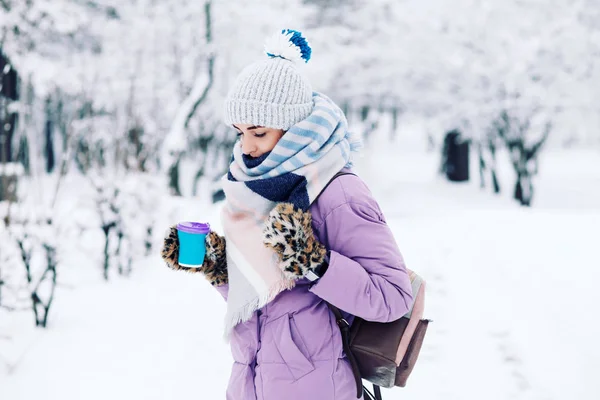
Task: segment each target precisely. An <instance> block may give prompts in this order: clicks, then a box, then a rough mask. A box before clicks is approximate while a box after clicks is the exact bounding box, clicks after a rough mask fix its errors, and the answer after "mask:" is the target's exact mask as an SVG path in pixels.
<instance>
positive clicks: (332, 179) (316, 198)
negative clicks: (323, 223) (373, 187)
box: [313, 171, 356, 203]
mask: <svg viewBox="0 0 600 400" xmlns="http://www.w3.org/2000/svg"><path fill="white" fill-rule="evenodd" d="M344 175H354V176H356V174H355V173H352V172H343V171H340V172H338V173H337V174H335V175H334V176H333V178H331V179H330V180H329V182H327V184H326V185H325V186H324V187H323V189H322V190H321V193H319V194H318V195H317V197H315V199H314V200H313V203H314V202H316V201H317V200H318V198H319V197H321V195H322V194H323V192H324V191H325V189H327V187H328V186H329V185H331V182H333V181H335V180H336V179H337V178H339V177H340V176H344Z"/></svg>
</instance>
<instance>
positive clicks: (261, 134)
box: [237, 132, 267, 138]
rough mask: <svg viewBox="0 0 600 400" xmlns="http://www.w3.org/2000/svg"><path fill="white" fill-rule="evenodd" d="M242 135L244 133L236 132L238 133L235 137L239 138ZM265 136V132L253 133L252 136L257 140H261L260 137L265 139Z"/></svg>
mask: <svg viewBox="0 0 600 400" xmlns="http://www.w3.org/2000/svg"><path fill="white" fill-rule="evenodd" d="M243 135H244V133H243V132H238V133H237V136H238V137H241V136H243ZM266 135H267V133H266V132H265V133H255V134H254V137H257V138H262V137H265V136H266Z"/></svg>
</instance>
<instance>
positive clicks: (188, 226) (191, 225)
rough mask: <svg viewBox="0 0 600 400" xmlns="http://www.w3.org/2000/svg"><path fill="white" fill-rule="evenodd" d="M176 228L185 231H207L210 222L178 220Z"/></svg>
mask: <svg viewBox="0 0 600 400" xmlns="http://www.w3.org/2000/svg"><path fill="white" fill-rule="evenodd" d="M177 230H178V231H182V232H187V233H199V234H202V233H209V232H210V224H208V223H202V222H191V221H188V222H180V223H178V224H177Z"/></svg>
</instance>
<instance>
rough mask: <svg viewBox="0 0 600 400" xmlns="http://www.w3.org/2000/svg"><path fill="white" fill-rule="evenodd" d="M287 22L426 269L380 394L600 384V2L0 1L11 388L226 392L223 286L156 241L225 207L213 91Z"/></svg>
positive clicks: (484, 392)
mask: <svg viewBox="0 0 600 400" xmlns="http://www.w3.org/2000/svg"><path fill="white" fill-rule="evenodd" d="M283 27H289V28H294V29H298V30H301V31H303V32H304V34H305V35H306V36H307V38H308V39H309V41H310V44H311V46H312V48H313V58H312V60H311V61H310V62H309V63H308V64H307V65H306V66H305V67H303V68H305V71H306V73H307V74H308V75H309V76H310V78H311V81H312V82H313V86H314V89H315V90H319V91H322V92H324V93H326V94H328V95H329V96H330V97H332V98H333V99H335V100H336V101H337V102H338V103H339V104H340V105H341V106H342V107H343V108H344V110H345V111H346V113H347V115H348V118H349V121H350V126H351V128H352V129H353V130H355V131H356V132H358V133H360V134H361V135H362V136H363V139H364V142H365V148H364V151H363V155H362V157H361V158H360V159H358V160H357V163H356V164H357V165H356V171H357V172H358V174H359V175H361V176H362V177H363V179H364V180H365V181H366V182H367V184H368V185H369V186H370V188H371V190H372V191H373V193H374V194H375V196H376V198H377V199H378V200H379V202H380V204H381V207H382V209H383V211H384V213H385V215H386V217H387V219H388V223H389V225H390V226H391V228H392V229H393V231H394V233H395V236H396V239H397V241H398V244H399V246H400V249H401V250H402V252H403V254H404V256H405V259H406V262H407V265H408V266H409V267H410V268H412V269H414V270H416V271H417V272H419V273H420V274H421V275H423V276H424V277H425V279H426V280H427V281H428V293H427V295H428V297H427V307H426V314H427V316H428V317H429V318H431V319H433V320H434V322H433V324H432V325H430V331H429V333H428V336H427V338H426V342H425V344H424V348H423V352H422V356H421V358H420V360H419V363H418V364H417V367H416V369H415V371H414V373H413V376H411V378H410V380H409V384H408V387H407V388H405V389H400V388H397V389H394V390H385V391H384V398H385V399H392V400H393V399H424V400H434V399H441V398H444V399H448V400H453V399H456V400H471V399H473V400H475V399H481V398H484V399H492V400H495V399H498V400H508V399H518V400H521V399H528V400H529V399H532V400H533V399H535V400H570V399H578V400H587V399H590V400H591V399H598V398H600V380H599V379H598V376H599V375H600V345H599V344H598V338H599V337H600V323H599V322H598V321H596V319H597V317H594V316H595V315H597V314H598V312H599V310H598V308H599V307H598V305H599V304H600V292H598V290H597V282H598V281H599V280H600V268H599V267H600V262H599V261H598V255H597V248H598V247H597V246H598V242H599V238H600V234H599V233H598V227H599V226H600V1H598V0H505V1H492V0H490V1H483V0H455V1H452V2H450V1H444V0H425V1H423V0H420V1H417V0H393V1H387V0H368V1H367V0H347V1H341V0H288V1H285V2H279V1H274V0H263V1H250V0H227V1H225V0H212V1H210V0H194V1H192V0H178V1H176V2H175V1H169V2H167V1H155V0H127V1H123V0H119V1H117V0H89V1H79V0H0V74H1V78H2V80H1V94H0V123H1V124H0V128H1V129H0V400H25V399H26V400H30V399H31V400H33V399H37V398H44V399H50V400H59V399H60V400H79V399H89V400H95V399H106V398H112V399H140V400H147V399H148V400H149V399H156V400H159V399H182V400H183V399H205V398H206V399H213V398H224V397H225V396H224V392H225V387H226V384H227V380H228V377H229V367H230V364H231V362H232V360H231V356H230V354H229V349H228V346H227V344H226V343H224V342H223V340H222V339H221V333H222V332H221V326H222V324H221V321H222V316H223V312H224V307H225V305H224V303H223V301H222V298H221V297H220V296H219V295H218V294H217V293H216V292H215V291H214V290H213V289H212V288H211V287H210V285H209V284H208V283H207V282H205V281H204V280H203V279H202V277H199V276H191V275H188V274H184V273H180V272H175V271H171V270H168V269H167V268H166V267H165V266H164V265H163V263H162V261H161V259H160V257H159V252H160V245H161V242H162V236H163V233H164V231H165V229H166V228H167V227H168V226H169V225H170V224H173V223H175V222H177V221H180V220H206V221H208V222H210V223H211V226H213V227H214V228H215V229H216V230H219V228H220V227H219V220H218V218H217V215H218V211H219V207H220V205H221V203H220V201H219V200H220V191H219V178H220V176H222V174H223V173H224V172H225V170H226V166H227V160H228V158H229V152H230V149H231V146H232V145H233V143H234V140H235V138H236V137H235V134H234V132H233V130H232V129H231V128H229V127H227V126H225V125H223V124H222V123H221V121H220V116H221V104H222V101H223V99H224V96H225V94H226V92H227V88H228V86H229V85H230V84H231V82H232V80H233V79H234V77H235V75H236V74H237V73H238V72H239V71H240V70H241V68H243V66H244V65H245V64H246V63H247V62H251V61H254V60H257V59H259V58H260V57H262V56H263V55H262V43H263V41H264V38H265V37H266V36H267V35H269V34H271V33H272V32H273V31H274V30H275V29H278V28H283ZM451 131H458V132H460V134H461V135H460V140H461V141H462V142H463V143H468V146H469V149H470V152H469V172H470V173H469V178H470V179H469V180H467V181H462V182H455V181H450V180H448V179H447V174H446V173H444V171H443V170H442V164H443V163H442V160H443V157H442V154H443V150H444V147H445V146H444V139H445V135H446V134H447V133H448V132H451ZM517 193H518V195H517V196H515V195H516V194H517ZM516 197H517V198H516Z"/></svg>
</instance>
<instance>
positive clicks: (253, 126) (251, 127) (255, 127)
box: [231, 124, 264, 131]
mask: <svg viewBox="0 0 600 400" xmlns="http://www.w3.org/2000/svg"><path fill="white" fill-rule="evenodd" d="M231 126H233V127H234V128H235V129H237V130H240V128H238V127H237V126H235V125H234V124H231ZM258 128H264V126H260V125H252V126H249V127H248V130H249V131H251V130H253V129H258Z"/></svg>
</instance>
